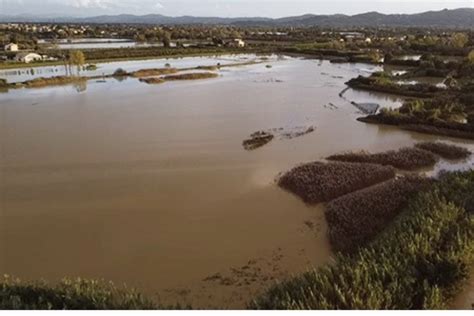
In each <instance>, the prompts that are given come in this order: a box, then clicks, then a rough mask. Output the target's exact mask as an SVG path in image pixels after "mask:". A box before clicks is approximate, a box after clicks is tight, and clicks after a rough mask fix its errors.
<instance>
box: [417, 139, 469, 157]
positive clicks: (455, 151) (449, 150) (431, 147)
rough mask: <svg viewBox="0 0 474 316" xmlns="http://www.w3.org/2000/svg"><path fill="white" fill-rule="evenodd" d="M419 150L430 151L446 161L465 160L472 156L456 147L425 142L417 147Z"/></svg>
mask: <svg viewBox="0 0 474 316" xmlns="http://www.w3.org/2000/svg"><path fill="white" fill-rule="evenodd" d="M415 146H416V147H417V148H420V149H423V150H426V151H430V152H432V153H435V154H437V155H439V156H441V157H443V158H446V159H464V158H467V157H469V156H471V154H472V153H471V152H470V151H469V150H468V149H466V148H464V147H459V146H455V145H448V144H445V143H440V142H424V143H418V144H416V145H415Z"/></svg>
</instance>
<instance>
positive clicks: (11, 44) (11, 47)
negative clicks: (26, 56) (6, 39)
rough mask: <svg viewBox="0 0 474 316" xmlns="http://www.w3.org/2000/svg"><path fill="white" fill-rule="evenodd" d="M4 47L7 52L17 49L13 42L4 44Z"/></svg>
mask: <svg viewBox="0 0 474 316" xmlns="http://www.w3.org/2000/svg"><path fill="white" fill-rule="evenodd" d="M4 49H5V51H7V52H17V51H18V45H17V44H15V43H10V44H8V45H5V47H4Z"/></svg>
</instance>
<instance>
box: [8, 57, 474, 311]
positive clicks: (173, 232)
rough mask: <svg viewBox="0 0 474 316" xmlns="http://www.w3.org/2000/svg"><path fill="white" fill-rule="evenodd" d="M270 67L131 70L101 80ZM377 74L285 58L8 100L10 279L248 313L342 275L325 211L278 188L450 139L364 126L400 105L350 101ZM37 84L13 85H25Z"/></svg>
mask: <svg viewBox="0 0 474 316" xmlns="http://www.w3.org/2000/svg"><path fill="white" fill-rule="evenodd" d="M255 58H256V57H255V56H245V55H244V56H221V57H204V58H183V59H179V60H178V59H177V60H149V61H140V62H126V63H124V62H119V63H110V64H101V65H99V69H98V70H97V72H98V73H99V74H100V73H102V72H104V73H109V72H113V71H114V70H115V69H116V68H118V67H121V68H124V69H125V70H128V71H131V70H137V69H140V68H152V67H162V66H164V65H165V64H166V63H170V64H171V65H172V66H173V67H192V66H199V65H212V64H216V63H218V62H220V63H221V64H224V63H231V62H241V61H246V60H252V59H255ZM266 65H271V66H272V67H271V68H270V67H267V66H266ZM50 68H51V67H50ZM53 68H54V67H53ZM45 69H46V68H45ZM35 70H36V69H35ZM377 70H380V69H379V67H376V66H370V65H363V64H330V63H329V62H327V61H324V62H320V61H316V60H303V59H295V58H289V57H285V58H277V57H276V56H273V57H271V58H270V60H268V61H265V63H260V64H255V65H248V66H242V67H231V68H225V69H222V70H220V71H219V75H220V76H219V78H216V79H209V80H202V81H185V82H167V83H164V84H161V85H147V84H144V83H141V82H139V81H138V80H137V79H132V78H127V79H126V80H123V81H117V80H115V79H107V80H104V81H100V82H98V81H89V82H88V83H87V84H86V85H85V86H82V87H81V88H80V89H78V87H74V86H62V87H51V88H43V89H19V90H11V91H10V92H8V93H1V94H0V135H1V137H0V149H1V156H0V157H1V164H2V167H1V170H0V171H1V174H0V176H1V179H2V181H0V192H1V197H0V199H1V201H0V202H1V205H2V212H1V214H0V217H1V218H0V223H1V224H0V230H1V236H2V238H1V239H0V242H1V243H0V247H1V249H2V258H1V260H0V270H1V271H2V273H6V274H12V275H15V276H18V277H20V278H22V279H26V280H28V279H40V278H43V279H46V280H50V281H56V280H59V279H61V278H63V277H65V276H68V277H76V276H80V277H86V278H103V279H106V280H112V281H114V282H116V283H118V284H121V283H126V284H128V285H129V286H133V287H137V288H139V289H140V290H142V291H144V292H145V293H147V294H149V295H151V296H153V297H156V298H157V299H160V300H161V301H163V302H165V303H175V302H178V301H179V302H181V303H192V304H193V306H195V307H207V308H210V307H220V308H222V307H229V308H231V307H234V308H235V307H238V308H240V307H244V306H245V303H246V302H247V301H248V300H249V298H250V297H251V294H252V293H255V292H259V291H262V290H263V289H264V288H266V287H268V286H270V285H271V284H273V283H274V282H275V281H276V280H277V279H280V280H281V279H282V278H285V277H286V276H288V275H290V274H295V273H298V272H302V271H305V270H307V269H308V268H309V267H311V266H315V267H317V266H320V265H321V264H324V263H327V262H328V261H329V260H330V258H331V251H330V249H329V244H328V240H327V237H326V223H325V221H324V214H323V210H322V207H321V206H316V207H309V206H306V205H305V204H304V203H303V202H301V201H300V200H299V199H298V198H296V197H294V196H293V195H291V194H289V193H287V192H284V191H283V190H281V189H279V188H278V187H277V185H276V184H275V177H276V176H277V175H278V174H279V173H281V172H283V171H285V170H288V169H289V168H291V167H293V166H295V165H296V164H299V163H302V162H308V161H313V160H318V159H322V158H323V157H327V156H329V155H332V154H335V153H340V152H344V151H350V150H361V149H363V150H368V151H372V152H378V151H384V150H389V149H397V148H400V147H402V146H408V145H412V144H414V143H415V142H418V141H426V140H436V139H439V137H435V136H429V135H421V134H416V133H410V132H406V131H401V130H398V129H396V128H391V127H384V126H376V125H367V124H363V123H360V122H357V121H356V118H357V117H359V116H360V115H361V114H360V113H359V110H358V109H357V108H356V107H354V106H353V105H352V104H351V103H350V102H351V101H356V102H372V103H379V104H381V105H382V106H385V107H397V106H399V105H401V102H402V100H400V99H398V98H396V97H393V96H386V95H383V94H371V93H367V92H356V91H351V90H349V91H347V92H346V93H345V94H344V95H343V97H340V96H339V93H340V92H341V91H342V90H343V89H345V88H346V86H345V85H344V82H346V81H347V80H349V79H350V78H353V77H356V76H358V75H359V74H367V75H368V74H370V72H372V71H377ZM44 71H45V72H46V70H44ZM58 72H59V71H58ZM31 75H32V74H28V75H27V74H21V73H20V74H13V73H12V74H10V73H8V74H7V75H6V76H5V72H3V74H2V73H0V77H6V78H7V79H8V80H9V81H10V82H14V81H21V80H25V78H26V79H30V77H27V76H31ZM54 75H58V74H56V73H54ZM302 126H314V127H315V131H314V132H312V133H310V134H307V135H304V136H302V137H297V138H293V139H285V138H283V139H275V140H273V141H272V142H270V143H269V144H267V145H266V146H264V147H262V148H259V149H257V150H254V151H246V150H244V148H243V147H242V141H243V140H244V139H245V138H246V137H248V136H249V135H250V134H252V133H254V132H255V131H259V130H269V129H275V128H284V129H289V130H291V129H292V128H296V127H302ZM451 143H456V144H461V145H464V146H466V147H468V148H470V149H471V150H472V149H474V146H473V145H472V142H468V141H454V140H451ZM445 164H446V163H445ZM447 165H448V164H446V166H447ZM466 165H467V166H472V162H471V161H466V162H464V166H466ZM449 166H450V165H449ZM456 166H457V165H456ZM452 168H455V167H452ZM439 169H440V164H438V165H437V166H435V167H434V169H430V170H427V172H428V173H430V172H436V171H437V170H439Z"/></svg>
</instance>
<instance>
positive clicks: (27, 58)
mask: <svg viewBox="0 0 474 316" xmlns="http://www.w3.org/2000/svg"><path fill="white" fill-rule="evenodd" d="M41 60H43V56H41V55H39V54H36V53H19V54H16V56H15V61H18V62H23V63H27V64H28V63H31V62H34V61H41Z"/></svg>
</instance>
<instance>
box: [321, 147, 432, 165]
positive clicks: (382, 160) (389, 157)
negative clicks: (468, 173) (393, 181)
mask: <svg viewBox="0 0 474 316" xmlns="http://www.w3.org/2000/svg"><path fill="white" fill-rule="evenodd" d="M327 160H330V161H344V162H361V163H374V164H380V165H384V166H393V167H395V168H398V169H404V170H414V169H418V168H422V167H429V166H433V165H434V164H435V163H436V161H437V158H436V156H435V155H434V154H432V153H431V152H429V151H425V150H422V149H418V148H410V147H406V148H401V149H399V150H390V151H387V152H383V153H377V154H370V153H366V152H360V153H347V154H340V155H332V156H329V157H328V158H327Z"/></svg>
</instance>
